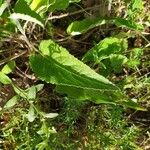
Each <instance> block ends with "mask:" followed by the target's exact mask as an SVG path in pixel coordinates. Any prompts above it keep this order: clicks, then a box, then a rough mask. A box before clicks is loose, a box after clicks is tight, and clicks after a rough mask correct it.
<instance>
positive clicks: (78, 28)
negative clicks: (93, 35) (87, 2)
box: [67, 18, 109, 35]
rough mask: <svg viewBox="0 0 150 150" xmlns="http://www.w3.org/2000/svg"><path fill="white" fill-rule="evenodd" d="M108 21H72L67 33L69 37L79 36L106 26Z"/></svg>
mask: <svg viewBox="0 0 150 150" xmlns="http://www.w3.org/2000/svg"><path fill="white" fill-rule="evenodd" d="M108 21H109V20H105V19H103V18H86V19H84V20H82V21H74V22H72V23H71V24H70V25H69V26H68V28H67V33H68V34H70V35H79V34H82V33H85V32H86V31H88V30H89V29H92V28H94V27H97V26H100V25H103V24H106V23H107V22H108Z"/></svg>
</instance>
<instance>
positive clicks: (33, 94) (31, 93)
mask: <svg viewBox="0 0 150 150" xmlns="http://www.w3.org/2000/svg"><path fill="white" fill-rule="evenodd" d="M27 93H28V99H29V100H30V99H31V100H33V99H35V98H36V88H35V86H32V87H30V88H29V89H28V92H27Z"/></svg>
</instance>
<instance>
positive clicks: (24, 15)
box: [10, 0, 44, 27]
mask: <svg viewBox="0 0 150 150" xmlns="http://www.w3.org/2000/svg"><path fill="white" fill-rule="evenodd" d="M10 18H11V19H14V20H15V19H23V20H26V21H31V22H34V23H36V24H39V25H40V26H42V27H43V26H44V25H43V20H42V18H41V17H40V15H39V14H37V13H36V12H35V11H33V10H31V8H30V7H29V6H28V5H27V3H26V2H25V1H24V0H19V1H18V2H17V3H16V5H15V8H14V13H12V14H11V15H10Z"/></svg>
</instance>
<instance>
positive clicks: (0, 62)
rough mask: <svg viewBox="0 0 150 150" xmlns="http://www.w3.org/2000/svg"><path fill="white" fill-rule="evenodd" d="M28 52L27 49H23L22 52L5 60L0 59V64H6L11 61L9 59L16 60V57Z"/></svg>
mask: <svg viewBox="0 0 150 150" xmlns="http://www.w3.org/2000/svg"><path fill="white" fill-rule="evenodd" d="M26 52H27V51H21V52H20V53H18V54H17V55H16V56H12V57H8V58H6V59H3V60H1V61H0V65H3V64H5V63H7V62H9V61H11V60H14V59H16V58H18V57H20V56H22V55H24V54H25V53H26Z"/></svg>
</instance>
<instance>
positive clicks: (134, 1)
mask: <svg viewBox="0 0 150 150" xmlns="http://www.w3.org/2000/svg"><path fill="white" fill-rule="evenodd" d="M131 7H132V11H134V10H136V9H139V10H142V9H143V8H144V6H143V0H131Z"/></svg>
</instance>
